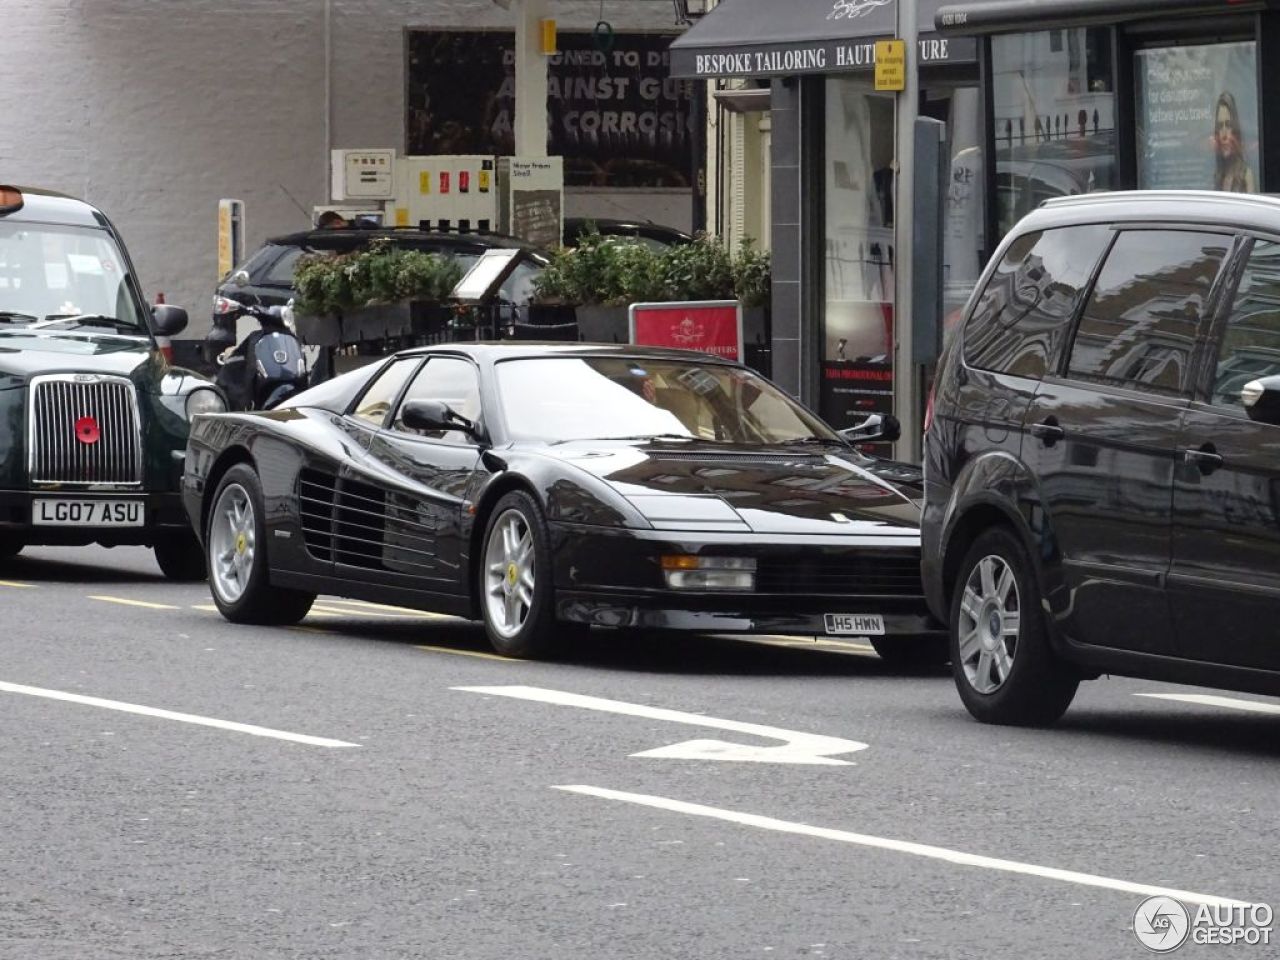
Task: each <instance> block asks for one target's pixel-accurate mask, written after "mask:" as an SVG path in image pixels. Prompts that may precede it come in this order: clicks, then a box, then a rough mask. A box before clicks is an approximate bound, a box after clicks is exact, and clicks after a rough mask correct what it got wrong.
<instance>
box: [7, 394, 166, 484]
mask: <svg viewBox="0 0 1280 960" xmlns="http://www.w3.org/2000/svg"><path fill="white" fill-rule="evenodd" d="M27 423H28V430H27V466H28V470H29V473H30V476H31V481H32V482H33V483H61V484H73V485H76V484H79V485H85V486H88V485H94V484H107V485H111V486H122V487H123V486H138V485H140V484H141V483H142V427H141V424H140V422H139V420H138V399H137V394H136V392H135V391H134V387H133V384H132V383H131V382H130V381H129V380H127V379H125V378H124V377H105V376H99V375H97V374H60V375H51V376H40V377H33V378H32V379H31V402H30V406H29V407H28V421H27ZM77 424H81V426H82V427H83V428H84V433H83V435H77Z"/></svg>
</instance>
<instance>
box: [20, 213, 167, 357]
mask: <svg viewBox="0 0 1280 960" xmlns="http://www.w3.org/2000/svg"><path fill="white" fill-rule="evenodd" d="M59 317H69V318H78V317H85V318H89V317H96V318H107V319H110V320H114V321H116V325H117V326H118V327H120V328H124V329H127V328H128V327H131V326H132V327H137V328H138V332H140V333H141V332H144V331H145V330H146V327H145V326H144V324H143V322H142V317H141V316H140V314H139V305H138V300H137V297H136V296H135V295H134V292H133V289H132V285H131V283H130V280H129V276H128V273H127V270H126V267H125V260H124V257H123V255H122V253H121V251H120V248H119V247H118V246H116V243H115V241H114V240H113V239H112V237H111V234H109V233H108V232H106V231H105V230H99V229H95V228H91V227H74V226H64V225H60V224H48V223H18V222H4V221H3V220H0V329H4V328H5V327H7V326H9V325H11V324H26V323H33V322H37V321H47V320H53V319H56V318H59Z"/></svg>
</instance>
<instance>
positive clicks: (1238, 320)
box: [1209, 240, 1280, 407]
mask: <svg viewBox="0 0 1280 960" xmlns="http://www.w3.org/2000/svg"><path fill="white" fill-rule="evenodd" d="M1277 373H1280V243H1275V242H1272V241H1269V240H1259V241H1258V242H1257V243H1255V244H1254V246H1253V250H1252V252H1251V253H1250V254H1249V260H1248V262H1247V263H1246V264H1245V268H1244V271H1243V273H1242V274H1241V277H1240V287H1239V289H1238V290H1237V292H1236V298H1235V302H1234V303H1233V304H1232V306H1231V314H1230V316H1229V317H1228V318H1227V324H1226V327H1225V328H1224V330H1223V332H1222V341H1221V344H1220V345H1219V348H1218V365H1217V367H1216V368H1215V372H1214V380H1213V389H1212V391H1211V392H1210V395H1209V399H1210V402H1212V403H1215V404H1218V405H1219V406H1229V407H1239V406H1240V405H1241V403H1240V391H1241V389H1242V388H1243V387H1244V385H1245V384H1246V383H1248V382H1249V381H1250V380H1257V379H1258V378H1259V377H1270V376H1274V375H1275V374H1277Z"/></svg>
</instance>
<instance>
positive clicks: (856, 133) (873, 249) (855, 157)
mask: <svg viewBox="0 0 1280 960" xmlns="http://www.w3.org/2000/svg"><path fill="white" fill-rule="evenodd" d="M825 109H826V124H825V137H826V142H825V158H826V161H825V170H824V177H825V191H824V193H825V200H826V208H825V211H824V219H823V222H824V232H823V241H824V246H823V285H824V295H825V304H824V311H823V330H822V360H823V364H822V399H821V403H820V408H821V413H822V415H823V417H824V419H826V420H827V421H828V422H829V423H831V424H833V425H834V426H836V427H846V426H851V425H853V424H855V423H857V422H859V421H861V419H862V418H863V416H865V415H866V414H868V413H874V412H881V411H884V412H887V411H889V410H891V409H892V404H893V390H892V371H893V356H892V354H893V319H894V303H893V299H894V257H895V253H894V245H893V238H894V233H893V220H894V199H895V198H894V174H893V155H894V98H893V94H885V93H877V92H876V91H875V89H874V86H873V84H872V82H871V81H870V80H869V79H860V78H852V77H831V78H828V79H827V80H826V108H825Z"/></svg>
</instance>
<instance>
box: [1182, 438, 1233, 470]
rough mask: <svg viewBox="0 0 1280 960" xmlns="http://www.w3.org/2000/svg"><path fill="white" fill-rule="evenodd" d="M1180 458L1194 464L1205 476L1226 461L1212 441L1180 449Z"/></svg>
mask: <svg viewBox="0 0 1280 960" xmlns="http://www.w3.org/2000/svg"><path fill="white" fill-rule="evenodd" d="M1182 460H1183V462H1184V463H1192V464H1195V465H1196V467H1198V468H1199V470H1200V472H1201V473H1202V474H1204V475H1205V476H1208V475H1209V474H1211V473H1213V471H1215V470H1217V469H1218V468H1219V467H1220V466H1222V465H1223V463H1225V462H1226V461H1224V460H1223V459H1222V454H1220V453H1218V451H1217V449H1216V448H1215V447H1214V445H1213V444H1212V443H1204V444H1201V445H1200V447H1199V449H1192V448H1190V447H1188V448H1187V449H1186V450H1183V451H1182Z"/></svg>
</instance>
